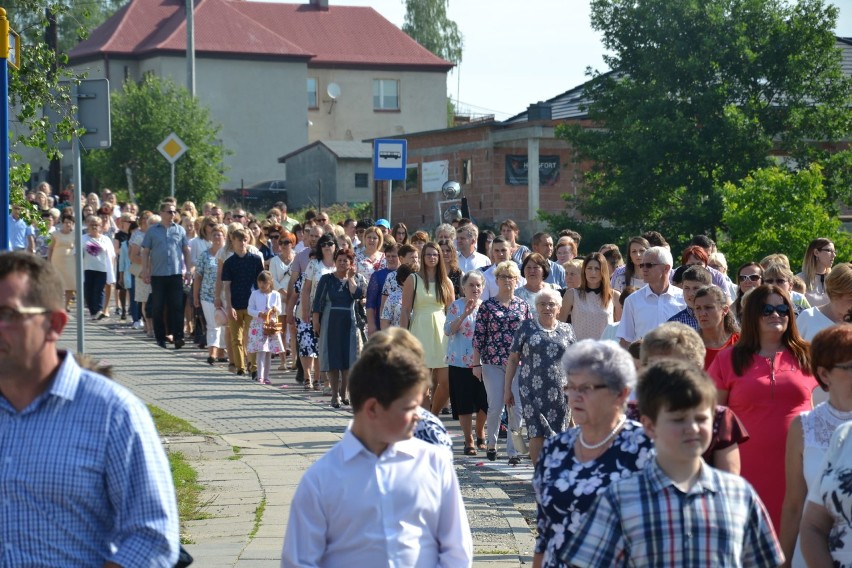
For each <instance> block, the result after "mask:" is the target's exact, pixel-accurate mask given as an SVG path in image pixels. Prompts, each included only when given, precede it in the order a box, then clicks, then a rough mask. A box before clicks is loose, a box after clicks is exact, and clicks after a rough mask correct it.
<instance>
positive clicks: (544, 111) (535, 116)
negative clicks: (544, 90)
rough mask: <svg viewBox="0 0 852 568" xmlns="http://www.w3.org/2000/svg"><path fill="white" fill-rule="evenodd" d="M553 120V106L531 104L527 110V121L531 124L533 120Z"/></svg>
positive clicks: (548, 104)
mask: <svg viewBox="0 0 852 568" xmlns="http://www.w3.org/2000/svg"><path fill="white" fill-rule="evenodd" d="M552 119H553V105H551V104H550V103H544V102H541V101H539V102H537V103H533V104H531V105H530V106H529V108H528V109H527V121H528V122H532V121H534V120H552Z"/></svg>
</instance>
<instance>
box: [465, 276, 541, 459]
mask: <svg viewBox="0 0 852 568" xmlns="http://www.w3.org/2000/svg"><path fill="white" fill-rule="evenodd" d="M493 270H494V277H495V278H496V279H497V295H496V296H492V297H491V298H488V299H487V300H486V301H484V302H483V303H482V305H481V306H479V312H477V314H476V326H475V328H474V332H473V364H474V369H473V373H474V375H475V376H476V377H477V378H479V379H482V382H483V383H484V384H485V392H486V394H487V397H488V415H487V417H486V419H485V424H486V441H485V443H486V452H485V455H486V456H487V457H488V459H489V460H490V461H494V460H496V459H497V432H498V430H499V429H500V417H501V416H502V414H503V406H504V400H505V397H504V396H503V387H504V385H505V377H506V364H507V363H508V361H509V354H510V353H511V347H512V341H513V340H514V339H515V332H516V331H517V330H518V328H519V327H520V326H521V324H522V323H523V322H524V321H526V320H528V319H530V318H531V317H532V314H531V312H530V306H529V304H528V303H527V302H526V301H525V300H522V299H521V298H518V297H517V296H515V294H514V292H515V286H516V285H517V283H518V278H519V277H520V276H521V273H520V271H519V270H518V265H517V264H515V262H514V261H512V260H505V261H503V262H501V263H500V264H498V265H497V266H496V267H495V268H494V269H493ZM519 396H520V395H519ZM512 411H513V412H518V411H519V409H518V408H517V407H515V408H514V409H512ZM516 416H517V415H516ZM506 451H507V453H508V454H509V457H510V458H513V457H516V456H517V454H518V452H517V450H516V449H515V446H514V444H513V443H512V437H511V436H508V437H507V440H506Z"/></svg>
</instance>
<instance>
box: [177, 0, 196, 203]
mask: <svg viewBox="0 0 852 568" xmlns="http://www.w3.org/2000/svg"><path fill="white" fill-rule="evenodd" d="M193 8H194V6H193V0H186V89H187V90H188V91H189V94H190V95H192V96H193V97H194V96H195V12H194V10H193ZM172 197H174V193H172Z"/></svg>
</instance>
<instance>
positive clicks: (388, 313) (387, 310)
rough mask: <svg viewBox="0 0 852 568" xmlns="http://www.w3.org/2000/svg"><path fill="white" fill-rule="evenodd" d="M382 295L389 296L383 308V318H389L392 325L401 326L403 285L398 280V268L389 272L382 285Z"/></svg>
mask: <svg viewBox="0 0 852 568" xmlns="http://www.w3.org/2000/svg"><path fill="white" fill-rule="evenodd" d="M382 296H387V300H385V305H384V307H383V308H382V314H381V318H380V319H383V320H388V321H389V322H390V324H391V325H392V326H396V327H399V316H400V315H401V314H402V286H400V285H399V282H397V281H396V270H394V271H393V272H389V273H388V277H387V279H386V280H385V284H384V286H383V287H382Z"/></svg>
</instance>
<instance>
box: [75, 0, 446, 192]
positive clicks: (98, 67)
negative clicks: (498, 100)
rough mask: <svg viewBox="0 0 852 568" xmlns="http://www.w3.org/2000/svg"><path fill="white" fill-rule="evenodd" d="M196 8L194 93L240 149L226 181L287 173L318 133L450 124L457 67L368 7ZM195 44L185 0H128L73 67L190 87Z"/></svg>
mask: <svg viewBox="0 0 852 568" xmlns="http://www.w3.org/2000/svg"><path fill="white" fill-rule="evenodd" d="M193 14H194V18H193V20H194V26H193V27H194V32H195V92H196V96H197V97H198V98H199V99H200V100H201V102H202V103H204V104H205V105H206V106H207V107H208V108H210V110H211V114H212V117H213V119H214V120H215V121H216V122H218V123H219V124H221V125H222V130H221V143H222V145H223V146H225V147H226V148H227V149H229V150H230V151H231V152H232V154H231V155H229V156H227V157H226V163H225V164H223V166H224V169H225V175H226V176H228V177H229V182H228V184H229V187H240V184H241V183H243V182H244V183H245V185H250V184H252V183H255V182H257V181H260V180H264V179H282V178H284V177H285V171H284V166H282V165H281V164H279V162H278V157H280V156H282V155H286V154H288V153H290V152H293V151H295V150H297V149H299V148H302V147H304V146H306V145H309V144H311V143H313V142H316V141H362V140H364V139H368V138H375V137H379V136H384V135H401V134H405V133H408V132H418V131H424V130H435V129H438V128H443V127H445V126H446V121H447V118H446V117H447V72H448V71H449V70H450V69H451V68H452V64H451V63H449V62H447V61H445V60H443V59H441V58H440V57H437V56H435V55H433V54H432V53H430V52H429V51H428V50H426V49H425V48H423V47H421V46H420V45H419V44H418V43H417V42H415V41H414V40H412V39H411V38H410V37H409V36H408V35H406V34H405V33H403V32H402V31H401V30H400V29H399V28H397V27H396V26H394V25H393V24H392V23H391V22H389V21H388V20H386V19H385V18H384V17H382V16H381V15H380V14H379V13H378V12H376V11H375V10H373V9H372V8H370V7H352V6H334V5H333V4H331V5H330V3H329V1H328V0H310V1H309V3H306V4H280V3H274V2H258V1H249V0H195V9H194V12H193ZM186 44H187V42H186V7H185V1H184V0H130V1H129V2H128V3H127V4H126V5H125V6H124V7H122V8H121V9H120V10H118V11H117V12H116V13H115V14H114V15H113V16H112V17H111V18H110V19H109V20H107V21H106V22H104V23H103V24H102V25H101V26H100V27H98V28H97V29H95V30H94V31H93V32H92V33H91V35H90V36H89V37H88V38H87V39H86V40H85V41H83V42H81V43H79V44H78V45H77V46H76V47H75V48H74V49H73V50H72V51H71V53H70V54H69V64H70V65H71V66H72V67H73V68H74V69H76V70H77V71H78V72H86V73H87V74H88V77H89V78H107V79H109V80H110V88H111V89H113V90H115V89H120V88H121V85H122V83H123V82H124V81H138V80H140V79H141V78H142V77H143V76H144V75H145V74H146V73H153V74H155V75H157V76H161V77H170V78H171V79H173V80H174V81H175V82H176V83H177V84H186V77H187V60H186V55H187V49H186ZM167 134H168V132H166V133H164V134H163V136H164V137H165V136H166V135H167ZM190 151H191V149H190ZM363 193H364V196H363V199H364V200H369V199H371V196H372V193H371V191H370V190H369V189H366V190H364V191H363ZM308 201H309V200H308Z"/></svg>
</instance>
